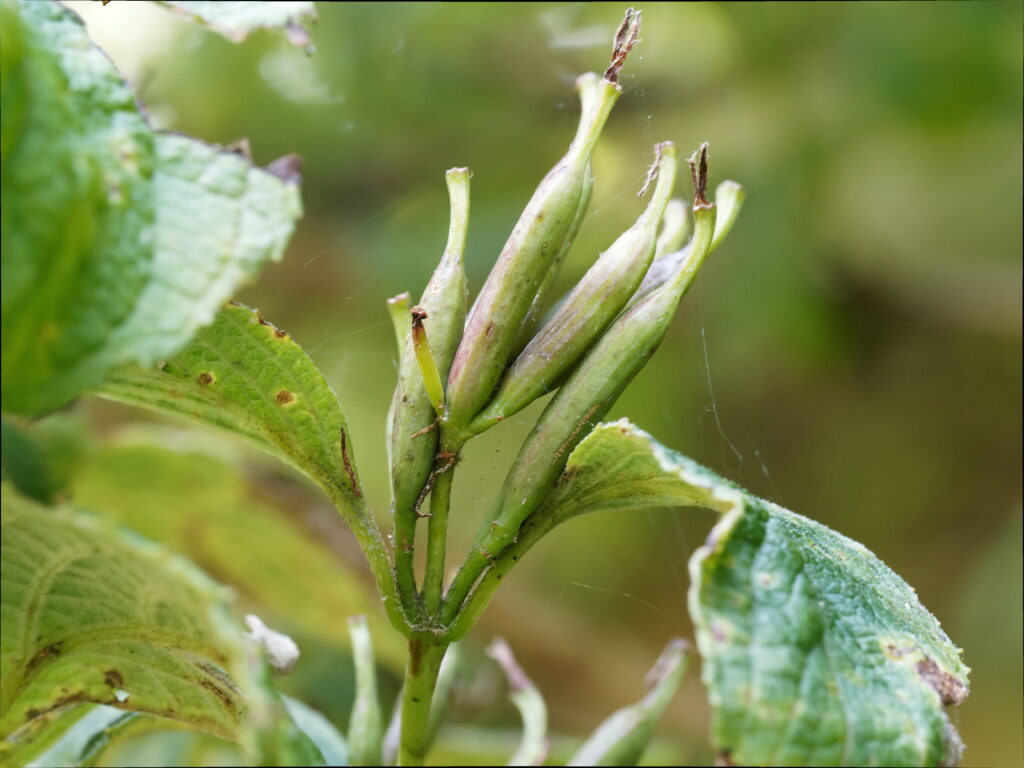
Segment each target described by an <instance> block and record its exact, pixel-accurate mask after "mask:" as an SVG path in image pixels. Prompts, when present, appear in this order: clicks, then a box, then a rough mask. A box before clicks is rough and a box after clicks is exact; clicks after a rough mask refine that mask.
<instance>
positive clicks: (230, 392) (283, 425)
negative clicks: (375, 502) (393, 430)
mask: <svg viewBox="0 0 1024 768" xmlns="http://www.w3.org/2000/svg"><path fill="white" fill-rule="evenodd" d="M99 393H100V394H102V395H104V396H106V397H109V398H111V399H114V400H121V401H123V402H127V403H131V404H133V405H140V406H143V407H147V408H153V409H156V410H160V411H166V412H171V413H174V414H178V415H180V416H185V417H188V418H191V419H194V420H196V421H199V422H201V423H203V424H208V425H213V426H217V427H220V428H221V429H224V430H227V431H228V432H230V433H232V434H234V435H237V436H239V437H242V438H244V439H245V440H247V441H248V442H249V443H251V444H253V445H255V446H257V447H259V448H261V449H263V450H265V451H267V452H269V453H272V454H275V455H277V456H278V457H280V458H281V459H283V460H284V461H286V462H288V463H289V464H291V465H292V466H294V467H296V468H297V469H299V470H300V471H302V472H304V473H306V474H307V475H308V476H309V477H310V478H312V479H313V480H314V481H316V482H317V483H318V484H319V485H320V486H321V487H322V488H323V489H324V490H326V491H327V493H328V495H330V496H331V498H332V499H334V500H336V501H338V500H340V501H341V502H342V504H343V506H345V507H347V508H349V509H351V508H353V507H354V506H355V504H354V502H355V500H356V499H358V498H361V497H362V490H361V489H360V487H359V484H358V480H357V478H356V475H355V464H354V459H353V457H352V447H351V445H350V444H349V442H350V441H349V440H348V427H347V425H346V423H345V417H344V416H343V415H342V412H341V409H340V408H339V407H338V400H337V397H336V396H335V394H334V392H333V391H332V390H331V388H330V387H329V386H328V384H327V382H326V381H325V380H324V377H323V374H321V373H320V371H319V370H318V369H317V367H316V366H315V365H314V364H313V361H312V360H310V359H309V357H308V356H307V355H306V353H305V352H304V351H303V350H302V348H301V347H299V345H298V344H296V343H295V342H294V341H292V339H291V337H290V336H289V335H288V334H287V333H285V332H284V331H282V330H280V329H279V328H275V327H274V326H273V325H271V324H270V323H268V322H267V321H266V320H264V319H263V318H262V317H261V316H260V314H259V313H258V312H257V311H256V310H254V309H250V308H248V307H244V306H242V305H241V304H237V303H234V302H232V303H231V304H229V305H228V306H226V307H224V308H223V309H222V310H221V311H220V313H219V314H218V315H217V317H216V319H215V320H214V322H213V325H211V326H209V327H207V328H204V329H203V330H202V331H201V332H200V333H199V334H198V335H197V336H196V337H195V339H193V340H192V341H191V342H190V343H189V344H188V345H187V346H186V347H185V349H184V350H182V352H181V353H180V354H179V355H177V356H176V357H174V358H172V359H170V360H167V361H166V362H164V363H162V364H161V365H160V366H159V367H158V369H157V370H143V369H141V368H127V369H121V370H118V371H116V372H114V374H113V375H112V376H111V378H110V381H109V382H108V383H107V384H106V385H104V386H103V388H102V389H101V390H100V392H99ZM360 506H361V505H360Z"/></svg>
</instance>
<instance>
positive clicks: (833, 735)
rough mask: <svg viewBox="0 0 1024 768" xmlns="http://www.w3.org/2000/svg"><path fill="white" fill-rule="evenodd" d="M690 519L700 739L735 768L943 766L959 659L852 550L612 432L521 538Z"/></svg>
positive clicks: (596, 443)
mask: <svg viewBox="0 0 1024 768" xmlns="http://www.w3.org/2000/svg"><path fill="white" fill-rule="evenodd" d="M680 504H683V505H699V506H706V507H710V508H712V509H715V510H717V511H718V512H720V513H722V518H721V520H720V521H719V522H718V524H717V525H716V526H715V528H714V529H713V530H712V531H711V534H710V535H709V536H708V540H707V543H706V544H705V545H704V546H702V547H700V548H698V550H697V551H696V552H695V553H694V555H693V557H692V558H691V560H690V576H691V587H690V594H689V603H690V612H691V615H692V617H693V620H694V625H695V627H696V631H697V645H698V648H699V650H700V653H701V656H702V657H703V659H704V665H703V679H704V683H705V685H706V686H707V688H708V694H709V698H710V702H711V708H712V738H713V741H714V743H715V746H716V748H717V749H718V750H719V751H720V753H721V754H722V755H723V757H725V758H727V759H729V760H731V761H732V762H735V763H737V764H741V765H750V764H753V765H869V764H871V765H946V764H952V763H955V762H956V761H957V759H958V758H959V754H960V751H961V748H962V745H961V743H960V740H959V737H958V736H957V733H956V730H955V729H954V727H953V725H952V723H951V722H950V718H949V714H948V712H947V708H948V707H950V706H952V705H956V704H959V703H960V702H961V701H962V700H963V699H964V698H965V697H966V695H967V673H968V669H967V667H966V666H964V664H963V662H962V661H961V659H960V650H959V649H958V648H957V647H956V646H954V645H953V643H952V642H951V641H950V640H949V638H948V637H947V636H946V634H945V633H944V632H943V631H942V628H941V627H940V626H939V623H938V622H937V621H936V619H935V617H934V616H932V615H931V614H930V613H929V612H928V611H927V610H926V609H925V608H924V606H922V605H921V603H920V602H919V601H918V598H917V595H916V594H915V592H914V590H913V589H912V588H911V587H910V586H908V585H907V584H906V582H904V581H903V580H902V579H901V578H900V577H899V576H898V575H896V574H895V573H894V572H893V571H892V570H890V569H889V568H888V567H886V566H885V565H884V564H883V563H882V562H881V561H880V560H878V558H876V557H875V556H874V555H873V554H871V552H869V551H868V550H867V549H865V548H864V547H863V546H861V545H860V544H858V543H857V542H854V541H851V540H850V539H848V538H846V537H844V536H842V535H840V534H838V533H836V532H835V531H832V530H830V529H829V528H826V527H825V526H823V525H821V524H819V523H815V522H814V521H812V520H809V519H807V518H805V517H802V516H800V515H797V514H794V513H792V512H790V511H788V510H785V509H783V508H781V507H779V506H777V505H775V504H772V503H771V502H768V501H765V500H763V499H759V498H756V497H754V496H752V495H750V494H748V493H746V492H745V491H743V490H742V489H741V488H739V487H737V486H735V485H733V484H732V483H730V482H728V481H726V480H723V479H722V478H720V477H718V476H717V475H715V474H714V473H712V472H711V471H709V470H708V469H706V468H704V467H701V466H700V465H698V464H696V463H695V462H693V461H691V460H690V459H688V458H686V457H685V456H682V455H680V454H678V453H676V452H674V451H671V450H668V449H666V448H665V447H663V446H661V445H659V444H658V443H657V442H656V441H655V440H654V439H653V438H652V437H651V436H650V435H648V434H647V433H645V432H643V431H642V430H640V429H637V428H636V427H635V426H633V425H632V424H630V423H629V422H628V421H625V420H622V421H618V422H615V423H611V424H603V425H601V426H599V427H598V428H597V429H595V430H594V431H593V432H592V433H591V434H590V436H588V437H587V438H586V439H585V440H584V441H583V442H582V443H580V445H579V447H578V448H577V449H576V450H575V451H574V453H573V454H572V456H571V457H570V459H569V462H568V466H567V467H566V470H565V474H564V475H563V478H562V480H561V481H560V483H559V486H558V487H557V489H556V491H555V493H554V495H553V497H552V499H551V501H550V503H549V505H548V506H547V507H546V508H545V509H543V510H541V513H542V514H540V515H539V516H538V518H537V519H536V520H534V521H533V524H532V525H533V526H535V527H537V528H538V529H539V528H541V527H543V528H548V527H550V526H552V525H554V524H556V523H557V522H559V521H561V520H565V519H566V518H568V517H571V516H573V515H575V514H579V513H581V512H587V511H593V510H597V509H631V508H643V507H650V506H659V505H660V506H674V505H680Z"/></svg>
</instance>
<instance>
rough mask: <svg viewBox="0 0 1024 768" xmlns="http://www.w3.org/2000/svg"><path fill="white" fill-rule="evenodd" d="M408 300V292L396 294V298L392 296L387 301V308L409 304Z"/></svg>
mask: <svg viewBox="0 0 1024 768" xmlns="http://www.w3.org/2000/svg"><path fill="white" fill-rule="evenodd" d="M410 298H411V296H410V295H409V292H408V291H404V292H402V293H400V294H398V295H397V296H392V297H391V298H390V299H388V306H389V307H394V306H396V305H400V304H407V303H408V302H409V299H410Z"/></svg>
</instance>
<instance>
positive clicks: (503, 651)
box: [487, 637, 549, 765]
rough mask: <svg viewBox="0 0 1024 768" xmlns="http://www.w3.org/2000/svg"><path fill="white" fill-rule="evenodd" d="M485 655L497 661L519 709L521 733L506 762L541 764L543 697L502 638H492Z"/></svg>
mask: <svg viewBox="0 0 1024 768" xmlns="http://www.w3.org/2000/svg"><path fill="white" fill-rule="evenodd" d="M487 655H488V656H490V657H491V658H492V659H494V661H496V662H497V664H498V666H500V667H501V671H502V672H503V673H504V675H505V679H506V680H507V681H508V697H509V699H511V701H512V703H513V704H515V706H516V709H518V710H519V717H520V719H522V721H523V736H522V738H521V739H520V741H519V746H518V747H516V751H515V752H514V753H513V754H512V757H510V758H509V760H508V762H507V763H506V765H543V764H544V758H545V757H546V756H547V753H548V747H549V744H548V738H547V733H548V707H547V704H545V703H544V697H543V696H542V695H541V692H540V691H539V690H538V689H537V686H536V685H534V683H533V681H532V680H531V679H530V678H529V677H527V676H526V673H525V672H524V671H523V669H522V667H520V666H519V663H518V662H517V661H516V658H515V656H514V655H513V654H512V649H511V648H510V647H509V645H508V643H506V642H505V641H504V640H503V639H502V638H500V637H496V638H494V639H493V640H492V641H491V642H490V644H489V645H488V646H487Z"/></svg>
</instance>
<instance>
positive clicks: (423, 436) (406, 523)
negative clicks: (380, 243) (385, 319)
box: [389, 168, 470, 594]
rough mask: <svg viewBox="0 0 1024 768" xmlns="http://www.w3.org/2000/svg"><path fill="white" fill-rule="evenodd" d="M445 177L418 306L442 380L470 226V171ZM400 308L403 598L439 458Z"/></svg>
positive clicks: (398, 520)
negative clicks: (435, 256) (447, 209)
mask: <svg viewBox="0 0 1024 768" xmlns="http://www.w3.org/2000/svg"><path fill="white" fill-rule="evenodd" d="M445 177H446V180H447V182H448V194H449V197H450V199H451V221H450V225H449V229H448V244H447V246H446V247H445V251H444V255H443V256H442V257H441V262H440V264H438V266H437V269H436V270H435V271H434V275H433V276H432V277H431V278H430V282H429V283H427V287H426V289H425V290H424V291H423V297H422V298H421V299H420V303H419V306H418V307H417V309H418V310H419V311H420V312H422V313H424V314H423V315H421V323H422V325H421V328H425V329H426V334H429V338H430V348H431V351H432V353H433V355H432V357H433V361H434V363H435V365H436V368H437V370H438V373H439V375H440V377H441V380H442V381H443V380H444V378H445V377H447V375H448V369H449V367H450V366H451V361H452V358H453V357H454V356H455V349H456V347H457V346H458V343H459V339H460V338H461V335H462V328H463V325H464V323H465V319H466V293H467V291H466V274H465V271H464V269H463V264H462V254H463V251H464V250H465V244H466V229H467V224H468V221H469V177H470V172H469V169H468V168H453V169H451V170H450V171H448V172H447V173H446V174H445ZM396 298H400V297H396ZM392 301H394V300H392ZM403 306H404V308H405V310H406V311H405V312H404V316H405V319H404V327H405V330H404V331H403V332H401V334H402V336H401V338H402V343H401V360H400V364H399V365H400V368H399V378H398V387H397V389H396V390H395V396H394V398H393V401H392V405H391V409H392V416H391V420H390V430H391V435H390V438H389V446H390V467H391V490H392V506H391V514H392V516H393V518H394V523H395V537H396V541H395V548H396V551H397V552H398V553H400V554H399V555H398V556H396V561H397V562H399V563H400V565H399V567H398V575H399V579H400V586H401V587H402V591H403V593H405V590H406V588H407V587H408V588H410V591H409V592H408V593H407V594H412V591H414V590H415V586H414V585H411V584H410V583H409V582H411V581H412V565H411V564H412V545H413V540H414V536H415V527H416V509H415V506H416V503H417V501H418V500H419V497H420V492H421V490H422V489H423V486H424V484H425V483H426V482H427V478H428V477H429V476H430V471H431V468H432V466H433V463H434V455H435V454H436V453H437V430H436V429H435V430H431V429H430V427H431V425H432V424H433V423H434V421H435V419H436V418H437V414H436V412H435V410H434V407H433V405H432V404H431V399H430V396H429V395H428V394H427V391H426V389H425V387H424V384H423V374H422V373H421V369H420V364H419V361H418V359H417V355H416V346H415V345H414V340H413V335H412V333H411V331H412V325H413V323H412V318H411V315H410V311H409V310H408V308H407V307H408V294H406V295H405V304H404V305H402V304H395V305H393V306H392V304H391V302H389V307H392V309H393V310H394V311H401V309H399V308H400V307H403ZM396 322H399V321H396ZM424 430H427V431H426V432H424Z"/></svg>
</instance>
